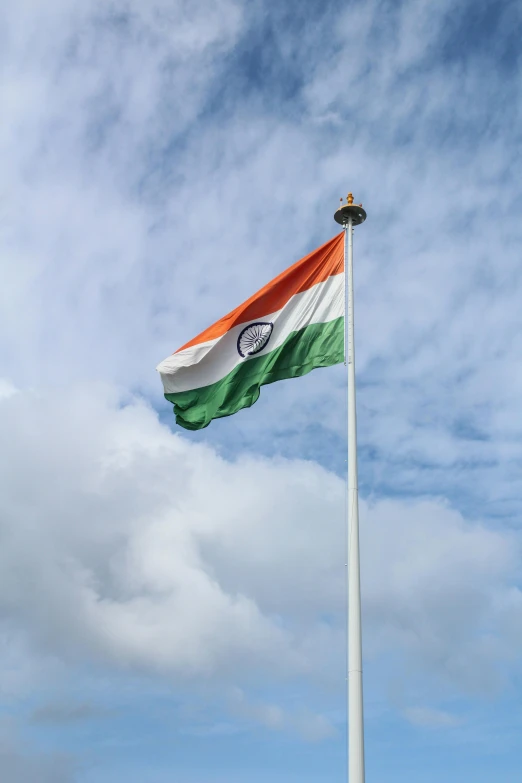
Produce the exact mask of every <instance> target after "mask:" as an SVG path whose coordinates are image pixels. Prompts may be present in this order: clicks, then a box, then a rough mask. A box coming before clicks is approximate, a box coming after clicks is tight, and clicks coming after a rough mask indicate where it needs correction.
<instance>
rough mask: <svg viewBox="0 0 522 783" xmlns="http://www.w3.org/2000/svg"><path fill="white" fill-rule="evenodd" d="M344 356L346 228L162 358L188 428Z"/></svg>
mask: <svg viewBox="0 0 522 783" xmlns="http://www.w3.org/2000/svg"><path fill="white" fill-rule="evenodd" d="M343 361H344V253H343V234H342V233H341V234H338V235H337V236H336V237H334V238H333V239H331V240H329V241H328V242H326V243H325V244H324V245H322V246H321V247H319V248H317V250H314V251H313V252H312V253H310V254H309V255H307V256H305V257H304V258H302V259H301V260H300V261H297V263H295V264H294V265H293V266H291V267H289V269H287V270H286V271H284V272H282V273H281V274H280V275H279V276H278V277H276V278H275V279H274V280H272V281H271V282H270V283H268V284H267V285H266V286H264V288H261V290H260V291H258V292H257V293H256V294H254V295H253V296H251V297H250V299H247V301H246V302H244V303H243V304H242V305H239V307H236V309H235V310H232V312H231V313H229V314H228V315H226V316H225V317H224V318H221V320H219V321H216V323H215V324H213V325H212V326H209V327H208V329H205V331H203V332H201V334H199V335H198V336H197V337H194V339H193V340H190V341H189V342H188V343H186V344H185V345H183V346H182V347H181V348H179V349H178V350H177V351H176V353H174V354H172V356H169V357H168V359H165V361H163V362H161V363H160V364H159V365H158V367H157V370H158V371H159V373H160V375H161V379H162V382H163V388H164V392H165V397H166V399H167V400H169V401H170V402H172V403H174V413H175V414H176V422H177V423H178V424H180V425H181V426H182V427H185V429H188V430H199V429H202V428H203V427H207V426H208V425H209V424H210V422H211V421H212V420H213V419H217V418H220V417H221V416H230V415H231V414H232V413H236V412H237V411H239V410H241V409H242V408H248V407H250V406H251V405H253V404H254V402H256V400H257V399H258V397H259V393H260V389H261V386H263V385H264V384H267V383H273V382H274V381H281V380H284V379H286V378H296V377H298V376H300V375H306V373H309V372H310V371H311V370H313V369H315V368H316V367H329V366H331V365H333V364H339V363H340V362H343Z"/></svg>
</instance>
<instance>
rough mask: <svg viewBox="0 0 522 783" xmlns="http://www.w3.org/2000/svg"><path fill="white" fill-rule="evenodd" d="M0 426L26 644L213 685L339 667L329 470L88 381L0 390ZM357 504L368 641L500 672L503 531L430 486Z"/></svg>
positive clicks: (7, 568) (508, 560)
mask: <svg viewBox="0 0 522 783" xmlns="http://www.w3.org/2000/svg"><path fill="white" fill-rule="evenodd" d="M0 438H1V440H2V443H4V444H6V446H5V448H4V449H3V451H2V454H1V457H0V481H1V484H0V498H1V499H0V520H1V532H2V539H3V547H2V550H1V553H0V605H1V606H2V608H3V612H4V616H5V618H6V621H8V622H9V623H10V625H11V627H12V628H14V629H15V630H16V629H17V631H18V632H19V633H21V634H24V638H25V635H27V634H28V635H29V639H30V640H31V646H32V649H33V650H37V651H40V652H41V653H42V652H43V653H46V654H53V655H56V656H59V657H60V658H61V659H62V660H66V661H69V662H70V663H72V664H73V665H77V664H79V663H80V662H81V661H82V660H91V661H98V662H102V663H104V664H106V665H110V666H114V667H117V668H122V669H125V668H128V667H131V668H133V669H135V670H145V671H152V672H159V673H163V674H169V675H173V676H183V677H191V676H194V675H196V676H198V677H200V676H202V675H203V676H205V677H208V678H211V679H213V680H215V681H216V682H223V681H228V682H234V683H237V684H239V683H240V682H241V681H242V680H243V679H244V678H245V677H246V676H247V674H248V673H249V672H252V671H257V672H265V674H269V676H270V678H276V679H277V678H281V677H293V676H297V677H300V676H303V675H305V674H306V675H307V676H308V677H312V679H313V680H315V681H316V682H320V681H324V680H330V681H332V682H335V681H342V679H343V653H342V650H343V645H344V632H343V625H344V601H345V593H344V579H345V567H344V562H345V558H344V537H345V534H344V524H345V523H344V483H343V482H342V481H341V480H340V479H338V478H337V477H336V476H335V475H333V474H331V473H329V472H327V471H326V470H324V469H323V468H321V467H320V466H318V465H317V464H314V463H306V462H300V461H288V460H281V459H273V460H271V459H265V458H256V457H252V456H249V455H243V456H238V458H237V459H235V460H234V461H227V460H224V459H223V458H221V457H219V456H218V455H217V454H216V452H215V451H213V450H212V449H211V448H209V447H207V446H203V445H194V444H190V442H189V441H188V440H187V439H185V438H183V437H180V436H177V435H174V434H172V433H171V432H170V431H169V430H168V429H167V428H166V427H163V426H161V425H160V424H159V423H158V421H157V419H156V416H155V414H154V413H153V412H152V411H151V410H150V409H149V408H148V407H146V406H145V405H144V404H143V403H141V402H139V401H134V402H131V403H130V404H128V405H126V406H123V407H122V406H121V404H120V402H119V400H118V397H117V396H115V395H114V394H111V393H110V392H109V391H108V390H106V389H105V390H102V389H100V388H99V387H98V388H96V387H91V388H84V389H82V390H75V391H73V390H69V391H68V392H67V393H62V394H60V395H58V394H56V395H54V396H50V395H43V394H37V393H35V392H31V393H25V392H18V393H17V394H15V395H13V396H11V397H8V398H4V399H3V400H2V401H1V402H0ZM362 519H363V539H362V541H363V564H364V571H363V573H364V597H365V618H366V623H365V632H366V636H365V643H366V651H367V654H368V655H369V656H370V657H374V658H375V657H376V656H381V655H383V654H386V653H387V652H389V651H399V652H400V654H401V655H402V656H406V659H408V660H411V661H412V662H413V664H414V665H416V666H417V667H421V668H424V670H425V671H429V672H430V676H431V677H432V678H434V679H435V680H440V681H441V682H445V683H451V684H452V685H453V686H454V687H457V688H459V689H461V690H466V691H469V690H471V691H481V690H483V688H484V687H488V688H489V687H493V686H495V685H496V684H497V677H496V666H497V664H498V663H499V662H502V663H503V664H504V663H508V664H509V667H512V666H514V665H516V664H515V662H514V660H513V658H514V657H515V656H516V652H517V651H518V650H519V646H520V643H521V640H520V639H519V638H518V637H517V636H516V634H513V632H512V631H511V632H510V631H509V628H510V627H513V626H514V625H517V624H518V623H519V619H520V602H519V601H517V600H515V597H516V596H515V593H516V578H517V572H518V569H519V566H520V552H519V550H518V548H517V544H516V538H514V537H513V535H512V534H510V533H506V532H500V531H492V530H487V529H485V528H484V527H482V526H480V525H476V524H471V523H469V522H466V521H465V520H464V519H463V518H462V517H461V515H460V514H458V513H457V512H456V511H453V510H451V509H450V508H448V507H447V506H446V505H445V504H443V503H440V502H438V501H433V500H432V501H428V500H427V501H424V502H421V503H405V502H402V501H386V502H379V503H375V504H370V505H367V504H366V503H363V505H362ZM517 627H518V626H517ZM510 659H511V660H510ZM508 671H509V669H508Z"/></svg>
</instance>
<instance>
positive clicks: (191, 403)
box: [165, 316, 344, 430]
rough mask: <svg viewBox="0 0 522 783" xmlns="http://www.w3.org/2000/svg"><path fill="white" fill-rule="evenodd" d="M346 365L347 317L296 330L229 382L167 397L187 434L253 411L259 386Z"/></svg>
mask: <svg viewBox="0 0 522 783" xmlns="http://www.w3.org/2000/svg"><path fill="white" fill-rule="evenodd" d="M343 361H344V318H343V317H342V316H341V317H340V318H336V319H334V320H333V321H329V322H328V323H326V324H312V325H311V326H307V327H306V328H305V329H301V330H300V331H298V332H292V333H291V334H290V335H289V337H288V339H287V340H286V341H285V342H284V343H283V345H281V346H280V347H279V348H276V349H275V350H274V351H271V352H270V353H267V354H264V355H263V356H258V357H254V358H252V359H248V360H247V361H245V362H243V363H242V364H240V365H238V366H237V367H236V368H235V369H234V370H232V372H231V373H229V374H228V375H227V376H225V378H222V379H221V380H220V381H217V383H212V384H210V386H203V387H202V388H200V389H191V390H190V391H185V392H178V393H175V394H165V397H166V398H167V400H169V402H173V403H174V413H175V414H176V422H177V424H180V425H181V426H182V427H184V428H185V429H187V430H201V429H203V427H208V425H209V424H210V422H211V421H212V419H219V418H221V417H222V416H231V415H232V414H233V413H237V411H239V410H241V408H249V407H250V406H251V405H253V404H254V402H255V401H256V400H257V398H258V397H259V393H260V387H261V386H264V385H265V384H267V383H274V381H283V380H285V379H286V378H297V377H298V376H300V375H306V374H307V373H309V372H310V371H311V370H314V369H315V368H316V367H330V366H331V365H332V364H339V363H341V362H343Z"/></svg>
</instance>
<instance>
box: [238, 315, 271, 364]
mask: <svg viewBox="0 0 522 783" xmlns="http://www.w3.org/2000/svg"><path fill="white" fill-rule="evenodd" d="M273 328H274V324H270V323H267V321H257V322H256V323H254V324H249V325H248V326H245V328H244V329H243V331H242V332H241V334H240V335H239V337H238V338H237V350H238V353H239V355H240V356H243V358H244V357H245V356H253V355H254V354H255V353H259V351H262V350H263V348H264V347H265V345H266V344H267V343H268V341H269V340H270V335H271V334H272V329H273Z"/></svg>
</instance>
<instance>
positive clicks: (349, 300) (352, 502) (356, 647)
mask: <svg viewBox="0 0 522 783" xmlns="http://www.w3.org/2000/svg"><path fill="white" fill-rule="evenodd" d="M334 218H335V220H336V221H337V222H338V223H340V224H341V225H342V226H343V228H344V271H345V275H344V276H345V311H344V312H345V319H344V329H345V332H344V340H345V365H346V370H347V375H348V498H347V499H348V504H347V506H348V520H347V522H348V534H347V566H348V579H347V583H348V620H347V625H348V661H347V663H348V666H347V674H348V676H347V687H348V780H349V783H364V717H363V715H364V713H363V681H362V629H361V579H360V558H359V488H358V480H357V411H356V405H355V345H354V312H353V227H354V226H357V225H359V224H360V223H363V222H364V221H365V220H366V212H365V210H364V209H363V208H362V205H361V204H359V205H357V204H354V203H353V196H352V194H351V193H349V194H348V199H347V203H346V204H343V203H342V199H341V206H340V207H339V209H338V210H337V211H336V213H335V215H334Z"/></svg>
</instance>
